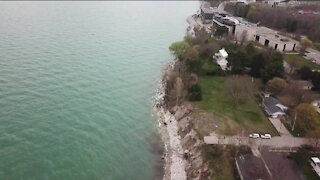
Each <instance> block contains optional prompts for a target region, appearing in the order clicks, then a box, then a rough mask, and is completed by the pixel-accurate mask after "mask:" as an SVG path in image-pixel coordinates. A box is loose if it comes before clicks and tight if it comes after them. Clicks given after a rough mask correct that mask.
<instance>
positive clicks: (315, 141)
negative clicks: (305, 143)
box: [306, 130, 320, 149]
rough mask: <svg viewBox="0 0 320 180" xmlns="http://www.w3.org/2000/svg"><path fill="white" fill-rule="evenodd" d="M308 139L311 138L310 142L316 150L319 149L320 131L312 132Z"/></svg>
mask: <svg viewBox="0 0 320 180" xmlns="http://www.w3.org/2000/svg"><path fill="white" fill-rule="evenodd" d="M306 137H308V138H309V142H310V144H311V145H312V147H314V148H315V149H318V148H319V146H320V131H316V130H315V131H311V132H309V133H308V134H307V135H306Z"/></svg>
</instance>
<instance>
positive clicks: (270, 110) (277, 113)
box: [262, 93, 288, 118]
mask: <svg viewBox="0 0 320 180" xmlns="http://www.w3.org/2000/svg"><path fill="white" fill-rule="evenodd" d="M262 107H263V109H264V111H265V112H266V113H267V114H268V116H270V117H272V118H279V117H282V116H285V115H286V112H285V111H286V110H287V109H288V107H286V106H285V105H283V104H282V103H281V102H280V101H279V100H278V99H277V98H274V97H272V96H270V94H268V93H264V94H263V95H262Z"/></svg>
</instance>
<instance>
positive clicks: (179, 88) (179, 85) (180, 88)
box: [175, 77, 184, 105]
mask: <svg viewBox="0 0 320 180" xmlns="http://www.w3.org/2000/svg"><path fill="white" fill-rule="evenodd" d="M183 87H184V85H183V82H182V79H181V77H177V78H176V83H175V92H176V104H177V105H178V104H179V103H180V100H181V99H182V98H183Z"/></svg>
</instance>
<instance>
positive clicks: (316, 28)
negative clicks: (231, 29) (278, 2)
mask: <svg viewBox="0 0 320 180" xmlns="http://www.w3.org/2000/svg"><path fill="white" fill-rule="evenodd" d="M298 8H299V7H298ZM298 8H291V9H289V8H288V7H271V6H269V5H265V4H249V5H245V4H243V3H236V4H231V3H229V4H228V5H227V6H226V10H227V11H229V12H231V13H233V14H234V15H235V16H240V17H243V18H246V19H247V20H249V21H251V22H254V23H259V24H261V25H263V26H266V27H270V28H273V29H277V30H280V31H284V32H289V33H295V34H297V35H301V34H303V35H306V36H308V38H309V39H311V40H312V41H314V42H320V16H319V15H313V14H311V15H306V14H303V15H302V14H299V13H297V11H298V10H297V9H298ZM301 8H302V7H301Z"/></svg>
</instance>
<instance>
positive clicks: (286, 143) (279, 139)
mask: <svg viewBox="0 0 320 180" xmlns="http://www.w3.org/2000/svg"><path fill="white" fill-rule="evenodd" d="M204 142H205V143H206V144H231V145H236V146H239V145H247V146H252V145H256V146H268V147H275V148H285V147H287V148H291V147H299V146H301V145H305V144H311V143H310V142H309V140H308V139H307V138H297V137H292V136H276V137H272V138H271V139H261V138H257V139H253V138H249V137H241V136H221V135H215V134H212V135H211V136H205V137H204Z"/></svg>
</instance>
